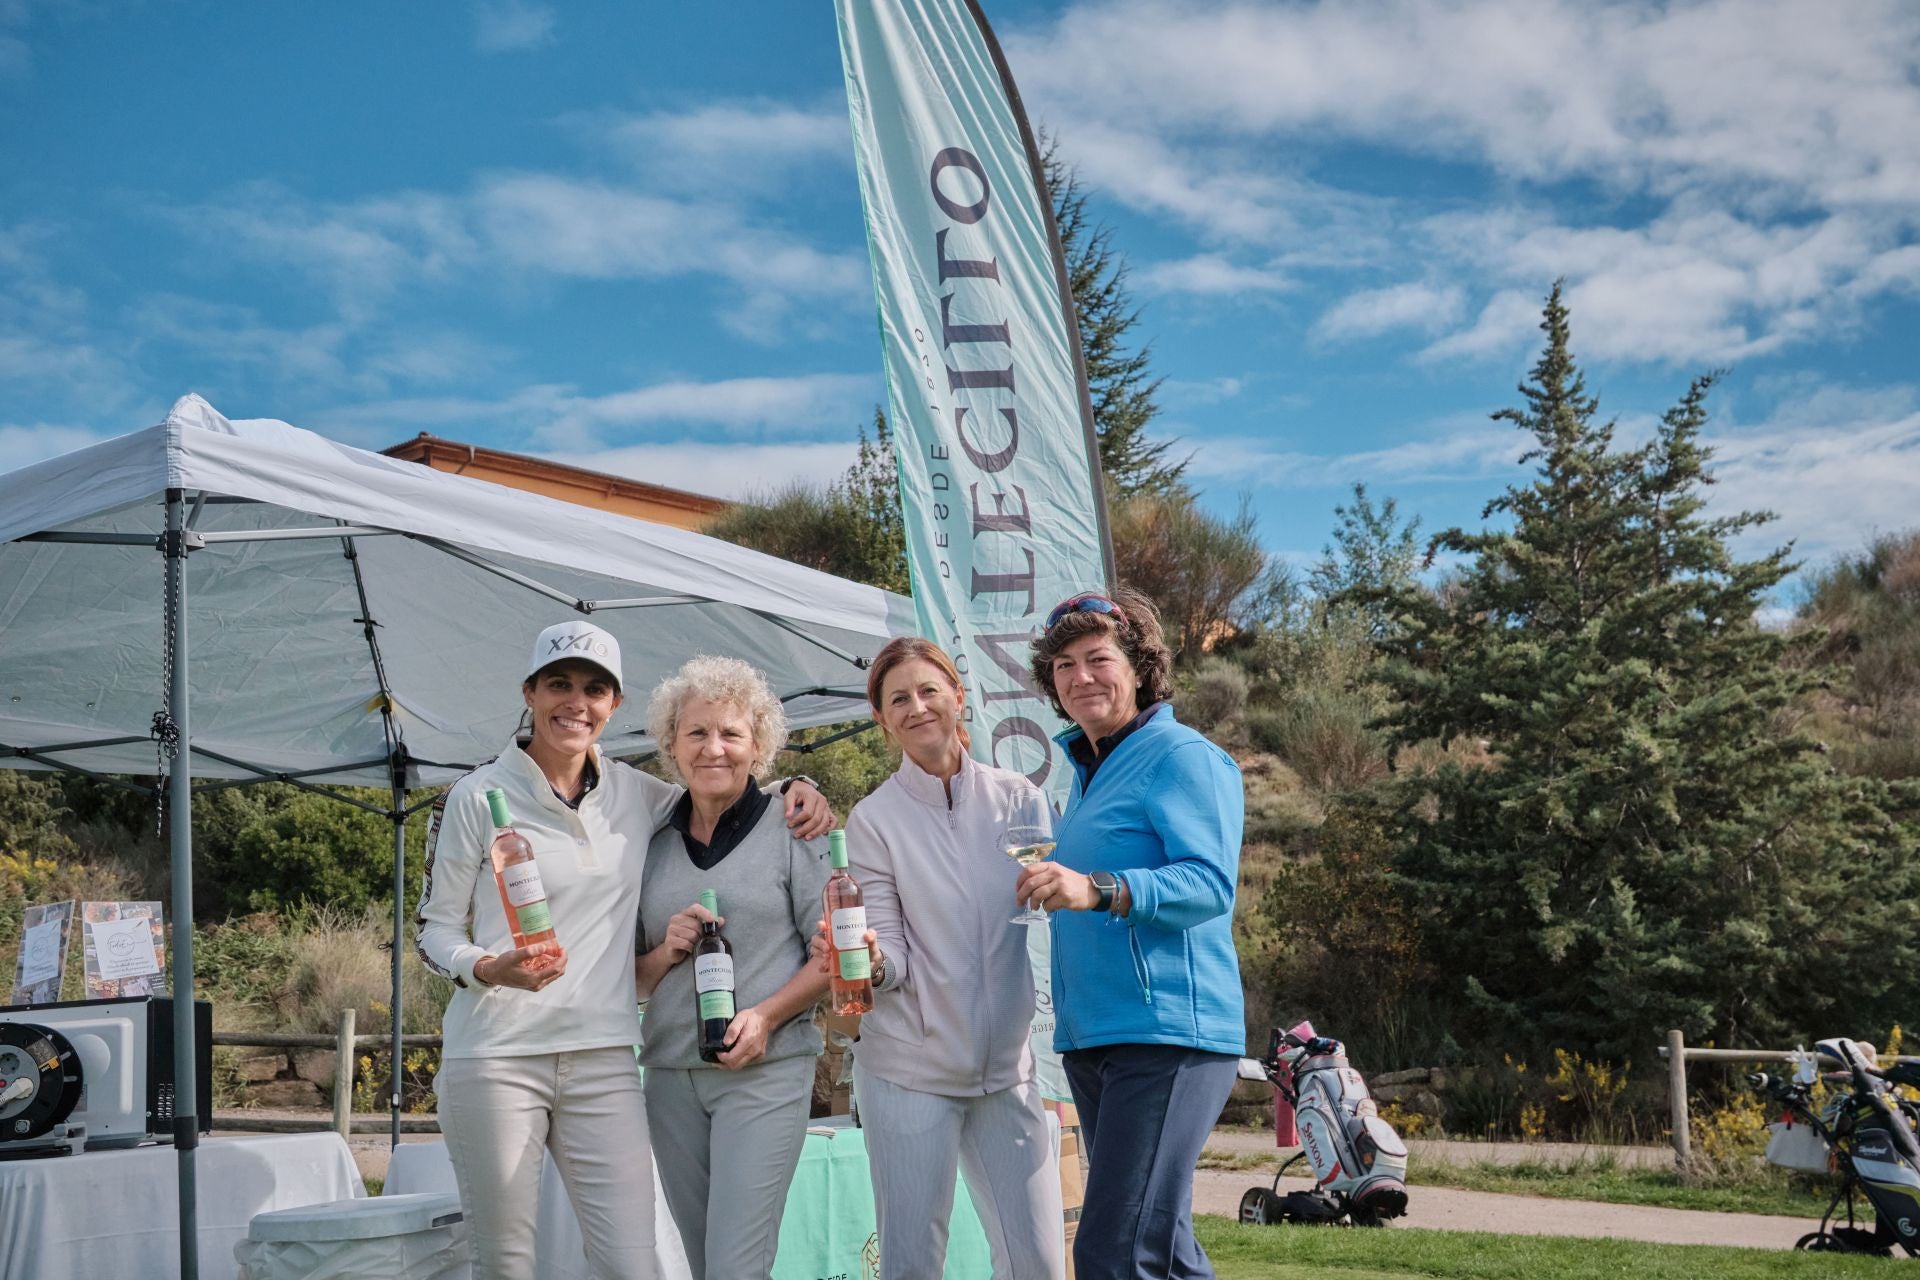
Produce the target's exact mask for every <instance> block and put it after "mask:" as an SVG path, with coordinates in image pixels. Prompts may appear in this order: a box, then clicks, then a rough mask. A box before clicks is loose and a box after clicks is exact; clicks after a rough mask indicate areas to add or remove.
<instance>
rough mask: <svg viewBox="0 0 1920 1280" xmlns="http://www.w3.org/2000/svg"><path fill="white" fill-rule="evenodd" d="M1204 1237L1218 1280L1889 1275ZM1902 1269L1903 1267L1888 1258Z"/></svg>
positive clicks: (1844, 1262)
mask: <svg viewBox="0 0 1920 1280" xmlns="http://www.w3.org/2000/svg"><path fill="white" fill-rule="evenodd" d="M1194 1225H1195V1227H1196V1228H1197V1230H1198V1232H1199V1236H1200V1243H1201V1244H1202V1245H1204V1246H1205V1247H1206V1250H1207V1253H1208V1254H1209V1255H1210V1256H1211V1257H1212V1259H1213V1265H1214V1268H1215V1270H1216V1271H1217V1272H1218V1273H1219V1276H1220V1280H1312V1278H1317V1277H1325V1276H1328V1275H1333V1276H1336V1277H1338V1280H1388V1278H1389V1277H1401V1276H1422V1277H1440V1278H1443V1280H1450V1278H1451V1277H1463V1278H1465V1277H1471V1278H1472V1280H1541V1277H1553V1280H1584V1278H1585V1277H1594V1278H1595V1280H1599V1278H1600V1277H1607V1278H1608V1280H1613V1278H1614V1277H1620V1276H1630V1277H1632V1280H1696V1278H1697V1277H1700V1276H1712V1277H1713V1278H1714V1280H1749V1278H1751V1280H1762V1278H1763V1277H1774V1276H1808V1277H1814V1276H1818V1277H1820V1280H1840V1278H1844V1277H1850V1276H1880V1277H1886V1276H1887V1275H1888V1274H1889V1273H1888V1271H1887V1267H1888V1266H1889V1265H1890V1264H1889V1263H1888V1262H1887V1261H1886V1260H1884V1259H1881V1258H1848V1257H1840V1256H1837V1255H1834V1254H1831V1253H1820V1254H1811V1253H1795V1252H1793V1251H1791V1250H1786V1249H1780V1250H1772V1249H1714V1248H1708V1247H1706V1246H1702V1245H1660V1244H1643V1243H1640V1242H1639V1241H1634V1240H1575V1239H1567V1238H1563V1237H1553V1236H1497V1235H1488V1234H1484V1233H1479V1232H1464V1231H1415V1230H1408V1229H1405V1228H1401V1229H1395V1228H1392V1227H1389V1228H1387V1229H1386V1230H1383V1231H1359V1230H1352V1229H1342V1228H1337V1227H1246V1226H1241V1225H1240V1224H1239V1223H1237V1222H1232V1221H1229V1220H1228V1219H1226V1218H1210V1217H1204V1216H1202V1217H1196V1218H1195V1219H1194ZM1891 1265H1897V1264H1891Z"/></svg>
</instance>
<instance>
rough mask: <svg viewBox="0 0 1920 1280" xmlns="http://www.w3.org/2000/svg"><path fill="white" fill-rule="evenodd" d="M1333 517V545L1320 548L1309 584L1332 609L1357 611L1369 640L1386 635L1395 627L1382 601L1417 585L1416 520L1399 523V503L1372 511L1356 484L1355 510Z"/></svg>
mask: <svg viewBox="0 0 1920 1280" xmlns="http://www.w3.org/2000/svg"><path fill="white" fill-rule="evenodd" d="M1333 514H1334V518H1335V519H1336V520H1337V521H1338V527H1337V528H1335V529H1334V532H1333V542H1332V543H1331V544H1329V545H1327V546H1325V547H1322V548H1321V551H1320V560H1319V562H1318V563H1316V564H1315V565H1314V566H1313V569H1312V570H1311V571H1310V572H1309V573H1308V575H1307V581H1308V583H1309V584H1310V585H1311V586H1312V587H1313V589H1314V591H1316V592H1317V593H1318V594H1319V595H1320V598H1321V599H1322V600H1324V601H1327V602H1329V603H1330V604H1331V605H1333V606H1334V607H1357V608H1358V609H1359V610H1360V612H1361V615H1362V617H1363V619H1364V621H1365V623H1366V628H1367V634H1368V635H1370V636H1373V637H1376V638H1378V637H1380V636H1384V635H1386V634H1387V632H1388V631H1390V630H1392V628H1393V626H1394V623H1393V619H1392V617H1391V615H1390V613H1389V611H1388V609H1387V607H1386V603H1385V602H1386V601H1387V600H1389V599H1391V598H1392V597H1393V596H1394V595H1395V594H1397V593H1399V592H1402V591H1409V590H1412V589H1413V587H1414V586H1415V584H1416V582H1417V581H1418V579H1417V577H1416V574H1417V572H1418V570H1419V567H1420V545H1419V541H1418V539H1419V536H1420V517H1419V516H1413V517H1411V518H1410V519H1409V520H1407V522H1406V523H1405V524H1402V523H1401V522H1400V504H1399V503H1398V502H1396V501H1395V500H1394V499H1392V498H1388V499H1387V500H1386V501H1385V502H1383V503H1381V504H1380V505H1379V506H1377V507H1376V506H1375V505H1374V503H1373V499H1372V498H1370V497H1368V496H1367V486H1366V485H1365V484H1362V483H1360V482H1359V481H1355V482H1354V485H1353V505H1352V506H1350V507H1349V506H1338V507H1335V508H1334V509H1333Z"/></svg>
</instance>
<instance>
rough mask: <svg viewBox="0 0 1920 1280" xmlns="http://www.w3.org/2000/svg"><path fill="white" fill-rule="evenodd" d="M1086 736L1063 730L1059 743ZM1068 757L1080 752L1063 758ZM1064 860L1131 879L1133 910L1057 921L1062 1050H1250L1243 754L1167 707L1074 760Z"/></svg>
mask: <svg viewBox="0 0 1920 1280" xmlns="http://www.w3.org/2000/svg"><path fill="white" fill-rule="evenodd" d="M1077 736H1081V731H1080V730H1079V729H1069V730H1068V731H1067V732H1065V733H1063V734H1061V735H1060V738H1059V741H1060V742H1061V743H1062V744H1065V743H1067V742H1070V741H1071V740H1072V739H1073V738H1075V737H1077ZM1067 758H1068V759H1072V753H1071V752H1068V753H1067ZM1074 769H1075V774H1076V776H1075V778H1074V784H1073V792H1072V794H1071V796H1070V797H1069V798H1068V800H1067V811H1066V813H1065V815H1064V816H1062V817H1061V819H1060V821H1059V822H1058V823H1057V824H1056V827H1055V839H1056V840H1057V841H1058V846H1057V847H1056V848H1055V850H1054V857H1055V859H1056V860H1058V861H1059V862H1061V863H1062V864H1063V865H1065V866H1068V867H1071V868H1073V869H1074V870H1075V871H1083V872H1084V871H1111V872H1113V873H1114V874H1115V875H1116V876H1118V877H1120V878H1121V879H1122V880H1124V881H1126V885H1127V889H1128V891H1129V892H1130V893H1131V894H1132V896H1133V906H1132V909H1131V911H1130V912H1129V914H1127V915H1126V916H1124V917H1122V916H1115V915H1111V914H1109V913H1107V912H1102V911H1057V912H1055V913H1054V915H1053V1004H1054V1009H1055V1012H1056V1015H1057V1019H1056V1022H1055V1024H1054V1033H1053V1047H1054V1048H1055V1049H1056V1050H1058V1051H1060V1052H1065V1051H1067V1050H1069V1049H1091V1048H1094V1047H1095V1046H1098V1045H1106V1044H1175V1045H1185V1046H1187V1047H1189V1048H1194V1049H1204V1050H1207V1051H1209V1052H1213V1053H1231V1054H1236V1055H1237V1054H1241V1053H1244V1052H1246V1015H1245V1013H1244V1011H1243V1006H1242V1004H1241V998H1240V961H1239V958H1238V956H1237V955H1236V954H1235V953H1234V949H1233V896H1234V888H1235V886H1236V885H1237V884H1238V883H1239V879H1240V834H1241V827H1242V823H1243V821H1244V818H1245V811H1246V794H1245V791H1244V790H1243V788H1242V785H1241V781H1240V767H1239V766H1238V765H1236V764H1235V763H1234V762H1233V758H1232V757H1231V756H1229V755H1228V754H1227V753H1226V752H1224V751H1222V750H1221V749H1220V748H1218V747H1216V746H1214V745H1213V744H1212V743H1211V742H1208V741H1207V740H1206V739H1205V738H1203V737H1201V736H1200V735H1199V734H1198V733H1196V732H1194V731H1193V730H1192V729H1189V728H1187V726H1185V725H1183V724H1181V723H1180V722H1179V721H1177V720H1175V719H1174V718H1173V708H1172V707H1162V708H1161V709H1160V710H1159V711H1158V712H1157V713H1156V714H1155V715H1154V716H1153V718H1152V719H1150V720H1148V721H1147V722H1146V723H1145V724H1143V725H1141V726H1140V727H1139V728H1138V729H1135V730H1134V731H1133V732H1132V733H1130V734H1128V735H1127V736H1126V737H1125V738H1124V739H1122V740H1121V741H1120V743H1119V744H1118V745H1117V746H1115V747H1114V748H1113V750H1112V752H1111V753H1110V754H1109V755H1108V756H1107V757H1106V758H1105V759H1103V760H1102V761H1101V762H1100V766H1099V769H1098V770H1097V771H1096V772H1095V773H1094V774H1093V777H1092V778H1091V780H1089V778H1088V777H1087V773H1086V769H1085V767H1084V766H1082V765H1080V764H1078V763H1077V762H1076V763H1075V765H1074Z"/></svg>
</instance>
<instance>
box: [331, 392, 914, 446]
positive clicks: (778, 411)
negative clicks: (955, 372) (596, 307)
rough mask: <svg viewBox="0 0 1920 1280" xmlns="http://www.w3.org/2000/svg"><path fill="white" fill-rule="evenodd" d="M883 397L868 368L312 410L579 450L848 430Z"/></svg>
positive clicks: (390, 427)
mask: <svg viewBox="0 0 1920 1280" xmlns="http://www.w3.org/2000/svg"><path fill="white" fill-rule="evenodd" d="M883 395H884V391H883V389H882V387H881V385H880V380H879V378H878V377H875V376H870V375H867V374H831V373H822V374H803V375H800V376H797V377H787V378H771V377H769V378H726V379H719V380H716V381H712V382H699V381H693V380H686V379H682V380H675V381H669V382H660V383H654V384H652V385H649V386H644V387H633V388H629V389H627V390H624V391H616V392H611V393H607V394H603V395H582V394H580V392H579V391H578V390H577V389H575V388H573V387H568V386H560V385H552V384H542V385H536V386H529V387H522V388H520V389H519V390H518V391H514V392H510V393H508V394H505V395H502V396H498V397H492V398H480V397H463V396H443V397H428V396H413V397H406V398H402V399H394V400H385V401H377V402H371V403H366V404H359V405H350V406H343V407H340V408H336V409H331V410H327V411H324V412H322V413H319V414H316V415H314V416H313V420H312V423H311V425H313V426H315V427H318V428H321V429H324V430H327V431H330V432H347V433H352V434H354V435H356V436H358V437H371V436H373V435H378V434H383V433H385V434H391V433H394V432H404V431H406V430H409V429H411V430H414V431H421V430H431V431H436V432H437V431H450V432H453V433H455V434H456V435H460V434H463V433H464V434H468V435H470V434H471V433H473V432H475V431H484V432H486V433H488V434H489V435H490V436H493V437H494V438H496V439H498V438H503V437H504V438H507V439H509V440H510V439H515V438H517V439H521V440H526V441H531V442H532V443H533V446H534V447H538V448H541V449H543V450H548V451H553V452H556V453H559V452H565V453H568V454H570V455H576V456H583V455H585V454H588V453H598V452H602V451H605V450H607V449H610V448H615V447H620V446H621V445H622V444H623V443H630V442H631V441H632V439H633V437H634V435H636V434H638V433H641V432H649V433H654V434H657V433H658V431H659V430H660V429H661V428H668V429H672V430H675V431H685V430H686V429H687V428H690V427H704V428H708V429H709V430H717V431H720V432H724V433H726V434H728V435H731V436H736V437H752V436H767V435H774V436H794V435H807V434H813V433H818V432H833V433H835V434H836V435H845V436H848V437H850V436H851V434H852V433H853V432H854V431H855V429H856V428H858V426H859V425H860V424H861V423H863V422H864V421H865V420H866V419H867V417H868V415H869V414H871V412H872V409H873V405H874V404H875V403H876V402H877V401H878V400H879V399H880V398H881V397H882V396H883ZM502 447H503V448H509V449H511V448H515V447H526V446H515V445H513V444H511V443H506V444H503V445H502ZM715 447H720V445H719V443H718V442H716V443H715ZM847 447H848V448H849V449H850V448H851V447H852V446H851V445H850V444H849V445H848V446H847ZM582 465H585V464H582Z"/></svg>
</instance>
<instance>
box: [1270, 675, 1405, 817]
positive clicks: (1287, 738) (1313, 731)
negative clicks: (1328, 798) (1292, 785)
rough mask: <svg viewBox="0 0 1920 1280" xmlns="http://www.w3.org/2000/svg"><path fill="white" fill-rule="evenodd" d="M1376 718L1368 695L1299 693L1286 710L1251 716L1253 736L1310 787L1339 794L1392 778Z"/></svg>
mask: <svg viewBox="0 0 1920 1280" xmlns="http://www.w3.org/2000/svg"><path fill="white" fill-rule="evenodd" d="M1376 714H1377V710H1376V706H1375V703H1374V700H1373V698H1372V696H1371V695H1370V694H1368V693H1367V692H1364V691H1360V690H1344V689H1338V688H1324V689H1299V690H1295V691H1294V693H1293V694H1292V696H1290V697H1289V698H1287V699H1286V700H1285V701H1284V702H1282V703H1281V704H1280V705H1278V706H1272V707H1267V708H1264V709H1262V710H1259V711H1255V712H1253V713H1251V714H1250V715H1249V716H1248V717H1247V732H1248V735H1249V736H1250V737H1251V738H1252V739H1253V743H1254V745H1255V746H1257V747H1260V748H1262V749H1263V750H1267V751H1271V752H1273V753H1274V754H1275V755H1277V756H1279V757H1280V758H1281V759H1282V760H1285V761H1286V762H1287V763H1288V764H1289V765H1291V766H1292V767H1293V769H1294V770H1295V772H1297V773H1298V774H1299V775H1300V776H1301V777H1302V778H1304V779H1305V780H1306V781H1307V782H1308V784H1309V785H1311V786H1313V787H1315V788H1317V789H1318V790H1320V791H1322V792H1324V793H1328V794H1336V793H1339V792H1342V791H1350V790H1352V789H1354V788H1356V787H1361V786H1364V785H1366V784H1367V783H1369V782H1372V781H1374V780H1376V779H1378V778H1382V777H1384V776H1386V772H1387V752H1386V745H1385V741H1384V739H1383V738H1382V737H1381V736H1380V734H1378V733H1377V732H1375V731H1374V730H1373V729H1372V728H1370V727H1369V726H1370V724H1371V722H1372V721H1373V718H1374V717H1375V715H1376Z"/></svg>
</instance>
